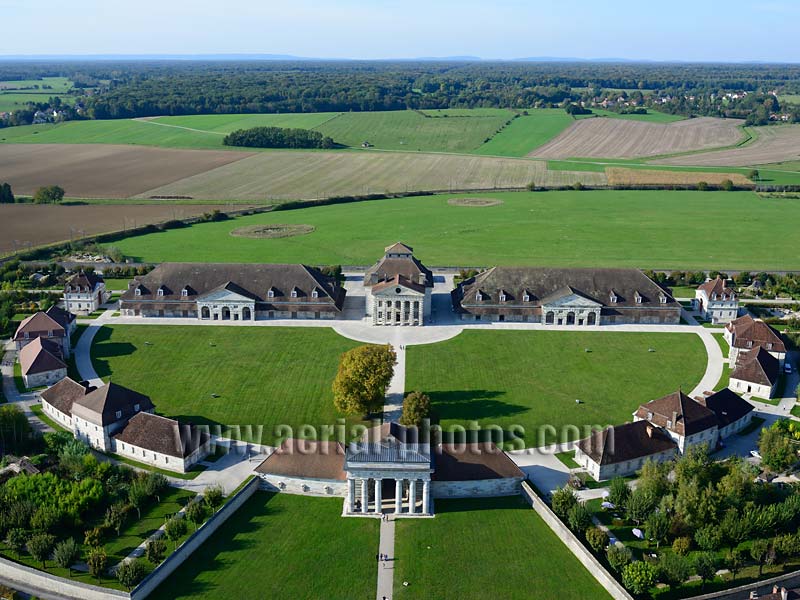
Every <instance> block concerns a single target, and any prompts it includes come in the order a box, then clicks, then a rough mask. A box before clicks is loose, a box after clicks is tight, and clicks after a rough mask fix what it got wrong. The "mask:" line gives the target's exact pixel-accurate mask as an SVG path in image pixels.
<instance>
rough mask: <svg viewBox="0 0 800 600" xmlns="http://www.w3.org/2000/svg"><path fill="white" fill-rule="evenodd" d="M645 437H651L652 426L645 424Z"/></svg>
mask: <svg viewBox="0 0 800 600" xmlns="http://www.w3.org/2000/svg"><path fill="white" fill-rule="evenodd" d="M647 437H649V438H651V437H653V426H652V425H650V423H648V424H647Z"/></svg>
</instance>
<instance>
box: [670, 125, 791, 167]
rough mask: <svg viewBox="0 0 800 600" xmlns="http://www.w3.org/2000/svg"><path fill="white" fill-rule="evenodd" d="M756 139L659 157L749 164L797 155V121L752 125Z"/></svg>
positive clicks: (679, 162)
mask: <svg viewBox="0 0 800 600" xmlns="http://www.w3.org/2000/svg"><path fill="white" fill-rule="evenodd" d="M749 131H751V132H752V133H754V134H755V136H756V137H755V139H754V140H752V141H750V142H748V143H747V144H744V145H742V146H741V147H739V148H729V149H727V150H717V151H715V152H704V153H703V154H692V155H688V156H676V157H672V158H664V159H661V160H658V161H656V162H658V163H659V164H665V165H698V166H706V165H709V166H720V167H724V166H734V167H736V166H749V165H766V164H768V163H780V162H786V161H797V160H798V159H800V125H770V126H766V127H751V128H749Z"/></svg>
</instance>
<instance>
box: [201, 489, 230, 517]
mask: <svg viewBox="0 0 800 600" xmlns="http://www.w3.org/2000/svg"><path fill="white" fill-rule="evenodd" d="M203 498H204V500H205V502H206V504H208V505H209V506H210V507H211V510H214V511H216V510H217V508H219V507H220V506H221V505H222V501H223V500H224V499H225V493H224V492H223V491H222V486H220V485H212V486H211V487H208V488H206V491H205V492H204V493H203Z"/></svg>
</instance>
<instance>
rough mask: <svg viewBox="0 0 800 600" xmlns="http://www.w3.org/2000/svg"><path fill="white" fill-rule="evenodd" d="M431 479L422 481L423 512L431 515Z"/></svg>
mask: <svg viewBox="0 0 800 600" xmlns="http://www.w3.org/2000/svg"><path fill="white" fill-rule="evenodd" d="M430 502H431V481H430V479H426V480H424V481H423V482H422V514H423V515H429V514H430V512H431V508H430Z"/></svg>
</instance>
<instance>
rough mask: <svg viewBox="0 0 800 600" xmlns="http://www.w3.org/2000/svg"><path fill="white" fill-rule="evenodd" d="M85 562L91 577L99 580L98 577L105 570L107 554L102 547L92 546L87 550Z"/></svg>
mask: <svg viewBox="0 0 800 600" xmlns="http://www.w3.org/2000/svg"><path fill="white" fill-rule="evenodd" d="M86 564H87V565H88V567H89V573H91V574H92V577H94V578H95V579H97V581H98V582H99V581H100V577H101V576H102V575H103V573H105V572H106V566H107V565H108V555H107V554H106V551H105V549H104V548H92V549H91V550H90V551H89V556H87V557H86Z"/></svg>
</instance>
